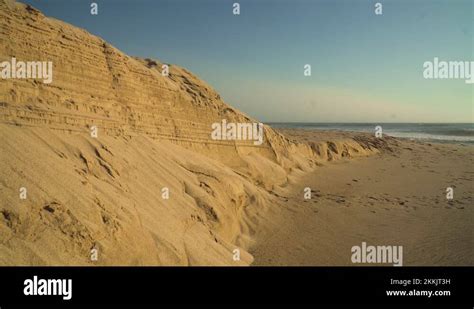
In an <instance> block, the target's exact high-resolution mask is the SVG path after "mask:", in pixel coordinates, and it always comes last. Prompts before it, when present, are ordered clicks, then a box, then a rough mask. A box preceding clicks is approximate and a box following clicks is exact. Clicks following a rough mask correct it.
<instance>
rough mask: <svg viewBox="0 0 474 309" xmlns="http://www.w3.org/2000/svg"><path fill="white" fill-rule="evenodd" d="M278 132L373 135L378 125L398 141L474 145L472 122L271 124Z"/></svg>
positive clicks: (473, 125)
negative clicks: (286, 130)
mask: <svg viewBox="0 0 474 309" xmlns="http://www.w3.org/2000/svg"><path fill="white" fill-rule="evenodd" d="M267 124H268V125H270V126H272V127H274V128H277V129H301V130H314V131H321V132H324V131H334V132H360V133H372V132H374V129H375V127H376V126H378V125H380V126H382V128H383V133H384V134H386V135H388V136H391V137H396V138H401V139H405V140H414V141H420V142H426V143H441V144H456V145H461V144H462V145H471V146H474V124H472V123H421V124H420V123H381V124H376V123H297V122H294V123H288V122H269V123H267Z"/></svg>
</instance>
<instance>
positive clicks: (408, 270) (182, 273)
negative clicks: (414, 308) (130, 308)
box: [0, 267, 474, 309]
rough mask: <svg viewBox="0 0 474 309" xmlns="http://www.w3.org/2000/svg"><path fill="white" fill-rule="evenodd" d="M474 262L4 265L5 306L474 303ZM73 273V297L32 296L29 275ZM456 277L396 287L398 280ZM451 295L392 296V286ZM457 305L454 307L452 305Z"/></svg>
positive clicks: (1, 295) (1, 290)
mask: <svg viewBox="0 0 474 309" xmlns="http://www.w3.org/2000/svg"><path fill="white" fill-rule="evenodd" d="M473 275H474V272H473V267H234V268H230V267H188V268H186V267H0V307H1V308H2V309H8V308H9V305H10V304H36V305H40V304H53V305H54V304H57V305H61V306H62V305H79V304H122V305H123V304H177V303H181V304H196V303H199V304H223V303H225V304H250V303H253V304H369V305H370V304H372V305H375V304H394V305H403V304H415V305H420V306H422V305H423V306H426V305H427V306H430V307H431V306H433V305H438V306H440V305H441V306H442V307H444V305H446V307H447V308H453V307H452V305H465V306H463V307H465V308H472V304H473V297H472V291H473V289H472V287H473V285H472V282H471V281H472V278H474V276H473ZM33 276H37V277H38V278H39V279H72V282H73V283H72V298H71V300H63V299H62V297H61V296H58V295H56V296H25V295H24V294H23V289H24V281H25V280H26V279H33ZM413 278H418V279H422V280H424V279H449V280H450V284H445V285H438V286H433V285H410V286H407V287H403V286H400V285H398V286H397V285H391V284H390V279H398V280H401V279H413ZM414 288H416V289H418V290H423V289H425V290H432V291H435V290H449V291H450V293H451V295H450V296H432V297H430V298H428V297H426V296H387V295H386V290H407V291H409V290H413V289H414ZM447 305H450V306H447Z"/></svg>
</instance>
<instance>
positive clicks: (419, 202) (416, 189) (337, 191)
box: [250, 130, 474, 266]
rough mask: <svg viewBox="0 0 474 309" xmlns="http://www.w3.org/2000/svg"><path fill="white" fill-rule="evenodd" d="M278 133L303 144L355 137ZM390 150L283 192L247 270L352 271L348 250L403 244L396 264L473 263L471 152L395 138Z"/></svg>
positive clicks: (329, 169)
mask: <svg viewBox="0 0 474 309" xmlns="http://www.w3.org/2000/svg"><path fill="white" fill-rule="evenodd" d="M282 133H284V134H286V135H287V136H291V137H293V138H295V139H298V140H307V141H309V140H312V139H316V140H324V139H337V136H340V137H341V138H346V137H347V136H348V135H349V136H358V135H360V134H358V133H347V132H341V133H335V132H321V131H318V132H315V131H306V130H282ZM393 150H394V151H393V152H390V151H386V152H384V153H382V154H380V155H375V156H371V157H367V158H363V159H354V160H350V162H349V161H347V160H344V161H338V162H334V163H332V164H326V165H325V166H324V167H320V168H318V169H317V170H316V171H315V172H312V173H308V174H307V175H305V176H303V177H302V178H301V179H300V180H299V181H298V182H297V183H296V184H295V185H293V186H291V189H288V190H287V193H286V195H285V196H286V197H287V198H288V202H286V203H284V204H282V205H281V211H280V212H279V213H277V214H276V215H274V217H273V219H272V221H273V222H274V226H273V228H272V233H271V234H266V235H262V236H261V237H259V238H258V239H257V243H258V245H256V246H255V247H254V248H252V250H251V251H250V252H251V253H252V254H253V255H254V257H255V262H254V265H354V264H352V262H351V247H352V246H355V245H360V244H361V243H362V242H366V243H367V244H371V245H401V246H403V250H404V251H403V252H404V261H403V265H411V266H412V265H437V266H440V265H474V255H473V253H474V252H473V239H474V238H473V237H474V233H473V232H474V228H473V219H474V210H473V207H472V206H473V204H474V203H473V202H474V193H473V192H474V162H473V160H474V147H472V146H463V145H448V144H433V143H419V142H413V141H408V140H399V141H398V142H397V145H396V147H393ZM304 187H310V188H312V189H313V198H312V199H311V200H305V199H304V198H303V190H304ZM447 187H453V188H454V199H453V200H451V201H449V200H447V199H446V188H447Z"/></svg>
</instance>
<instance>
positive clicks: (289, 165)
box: [0, 0, 378, 265]
mask: <svg viewBox="0 0 474 309" xmlns="http://www.w3.org/2000/svg"><path fill="white" fill-rule="evenodd" d="M0 42H1V43H0V61H10V59H11V58H12V57H15V58H16V59H18V60H21V61H52V63H53V81H52V83H50V84H44V83H43V82H41V81H39V80H33V79H14V78H12V79H0V141H1V144H2V152H1V163H0V185H1V186H0V190H1V191H0V197H1V202H0V212H1V214H0V264H2V265H30V264H33V265H40V264H47V265H69V264H74V265H77V264H79V265H84V264H87V265H89V264H98V265H110V264H115V265H116V264H123V265H144V264H147V265H247V264H249V263H251V262H252V257H251V255H250V254H248V253H247V252H246V251H245V250H246V249H248V247H249V246H251V244H252V232H253V230H254V227H255V225H257V224H258V221H259V218H262V217H263V214H264V213H265V211H268V208H270V207H272V206H271V205H274V204H275V202H274V200H273V199H274V190H278V188H279V187H281V186H284V185H285V184H286V183H287V182H288V181H291V177H292V176H291V175H297V174H298V173H300V172H301V171H304V170H309V169H311V168H313V167H314V166H316V165H317V164H318V163H319V162H323V161H327V160H334V159H338V158H341V157H350V156H357V155H367V154H370V153H373V152H377V151H378V150H377V145H376V144H373V143H372V142H369V141H355V140H347V141H334V142H326V141H323V142H320V143H312V144H311V143H307V144H306V143H296V142H291V141H290V140H288V139H287V138H286V137H284V136H282V135H281V134H279V133H277V132H275V131H273V130H272V129H271V128H270V127H268V126H265V129H264V139H263V144H262V145H260V146H258V145H254V144H253V142H252V141H220V140H213V139H211V125H212V123H215V122H220V121H221V120H222V119H226V120H227V121H228V122H254V121H255V120H253V119H251V118H249V117H247V116H245V115H243V114H242V113H240V112H239V111H237V110H235V109H233V108H232V107H230V106H229V105H227V104H226V103H224V102H223V101H222V100H221V99H220V96H219V95H218V94H217V93H216V92H215V91H214V90H213V89H212V88H211V87H210V86H209V85H207V84H206V83H205V82H203V81H202V80H200V79H198V78H197V77H196V76H194V75H193V74H192V73H190V72H188V71H187V70H186V69H184V68H181V67H179V66H176V65H170V74H169V76H162V74H161V70H162V66H161V65H162V63H161V62H159V61H158V60H152V59H138V58H133V57H130V56H128V55H126V54H124V53H122V52H121V51H119V50H118V49H116V48H115V47H113V46H111V45H110V44H108V43H107V42H105V41H104V40H102V39H101V38H98V37H96V36H93V35H91V34H89V33H88V32H86V31H84V30H82V29H79V28H76V27H73V26H71V25H69V24H66V23H64V22H61V21H58V20H55V19H52V18H48V17H45V16H44V15H43V14H42V13H41V12H39V11H37V10H36V9H34V8H32V7H30V6H25V5H23V4H19V3H15V2H12V1H7V0H0ZM93 126H96V127H97V128H98V135H97V137H96V138H95V137H93V136H91V127H93ZM165 187H166V188H168V189H169V199H164V198H163V195H162V193H163V191H162V190H163V188H165ZM21 188H26V189H27V198H26V199H20V198H19V194H20V189H21ZM94 248H95V249H98V256H99V257H98V260H97V261H92V260H91V259H90V254H91V249H94ZM235 249H239V250H241V254H240V261H236V260H235V258H234V257H235V251H234V250H235Z"/></svg>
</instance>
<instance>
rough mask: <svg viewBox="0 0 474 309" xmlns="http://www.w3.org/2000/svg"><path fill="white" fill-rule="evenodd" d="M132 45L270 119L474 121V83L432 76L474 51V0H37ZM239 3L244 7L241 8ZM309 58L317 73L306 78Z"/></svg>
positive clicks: (47, 9)
mask: <svg viewBox="0 0 474 309" xmlns="http://www.w3.org/2000/svg"><path fill="white" fill-rule="evenodd" d="M23 2H25V3H30V4H32V5H33V6H34V7H36V8H38V9H40V10H42V11H43V12H44V13H45V14H46V15H49V16H53V17H56V18H58V19H61V20H64V21H66V22H69V23H71V24H73V25H75V26H78V27H81V28H85V29H87V30H88V31H89V32H91V33H93V34H95V35H98V36H100V37H102V38H103V39H105V40H107V41H109V42H110V43H111V44H113V45H114V46H116V47H117V48H119V49H121V50H122V51H124V52H126V53H127V54H130V55H134V56H141V57H151V58H157V59H160V60H162V61H164V62H168V63H175V64H178V65H180V66H183V67H186V68H188V69H189V70H191V71H193V72H194V73H195V74H197V75H198V76H200V77H201V78H203V79H204V80H206V81H207V82H208V83H209V84H211V85H212V86H213V87H214V88H215V89H216V90H217V91H218V92H219V93H221V95H222V97H223V98H224V100H225V101H226V102H227V103H229V104H230V105H232V106H234V107H236V108H238V109H240V110H242V111H243V112H245V113H247V114H248V115H250V116H252V117H255V118H257V119H260V120H263V121H267V122H269V121H287V122H473V119H474V111H473V104H474V103H473V89H474V85H472V84H471V85H469V84H465V83H464V81H463V80H426V79H423V63H424V62H425V61H429V60H433V58H434V57H438V58H440V59H445V60H463V61H469V60H473V61H474V57H473V49H474V43H473V20H474V18H473V17H474V16H473V2H474V1H473V0H410V1H408V0H397V1H394V0H385V1H379V2H381V3H382V4H383V15H381V16H376V15H375V14H374V3H375V2H376V1H367V0H324V1H322V0H271V1H270V0H241V1H237V0H236V1H227V0H194V1H191V0H166V1H164V0H156V1H153V0H136V1H125V0H101V1H96V2H97V3H98V4H99V15H98V16H91V15H90V3H91V2H92V1H87V0H71V1H59V0H41V1H39V0H27V1H23ZM234 2H239V3H240V5H241V15H240V16H234V15H232V3H234ZM305 64H311V66H312V76H311V77H304V76H303V66H304V65H305Z"/></svg>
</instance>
